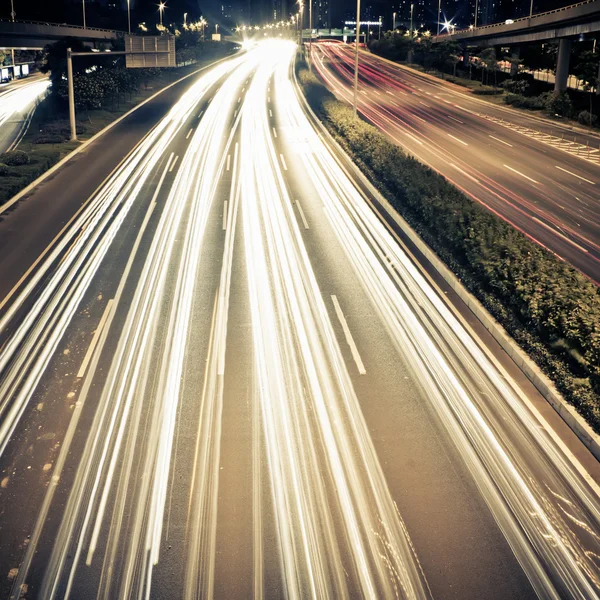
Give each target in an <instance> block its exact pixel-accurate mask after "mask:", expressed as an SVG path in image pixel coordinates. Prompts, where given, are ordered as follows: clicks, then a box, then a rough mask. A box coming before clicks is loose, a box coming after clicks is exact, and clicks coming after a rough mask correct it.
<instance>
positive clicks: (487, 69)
mask: <svg viewBox="0 0 600 600" xmlns="http://www.w3.org/2000/svg"><path fill="white" fill-rule="evenodd" d="M595 47H596V45H595V44H593V40H588V41H586V42H581V43H578V44H575V45H574V47H573V52H572V56H571V73H572V74H573V75H576V76H577V78H578V79H579V81H580V82H581V85H582V87H583V90H568V91H567V92H564V93H561V94H558V95H556V94H554V93H553V85H552V84H550V83H547V82H544V81H540V80H539V79H536V78H535V77H534V76H533V74H532V73H533V71H544V72H548V73H554V72H555V70H556V60H557V53H558V50H557V48H558V46H557V43H556V42H550V43H545V44H537V45H536V44H530V45H526V46H524V47H523V51H522V54H521V56H519V57H516V56H513V55H511V54H510V52H508V53H507V52H505V53H502V52H501V51H500V50H497V49H495V48H479V49H477V50H476V51H471V54H470V55H469V56H466V57H465V55H464V54H463V49H462V47H461V45H460V44H459V43H458V42H452V41H443V42H439V43H433V42H432V40H431V36H429V35H426V34H417V35H415V36H413V38H412V39H411V37H410V36H409V35H408V32H403V31H400V30H397V31H388V32H386V33H385V34H384V35H383V36H382V38H381V40H373V41H372V42H370V44H369V49H370V50H371V51H372V52H373V53H374V54H378V55H380V56H383V57H384V58H388V59H390V60H394V61H397V62H403V63H407V64H408V63H410V66H411V67H413V68H416V69H418V70H422V71H426V72H428V73H430V74H432V75H435V76H437V77H440V78H441V79H445V80H447V81H450V82H452V83H455V84H457V85H461V86H463V87H466V88H468V89H470V90H471V92H472V93H473V94H477V95H481V96H489V97H491V98H489V99H490V100H491V101H494V102H504V103H505V104H508V105H510V106H514V107H515V108H521V109H526V110H534V111H542V112H545V113H546V114H547V115H548V116H550V117H559V118H561V119H571V120H573V121H576V122H577V123H579V124H580V125H585V126H588V127H598V126H599V124H600V121H599V119H598V115H599V114H600V96H598V95H597V94H596V87H597V86H598V73H599V65H600V53H599V52H598V51H596V50H595V49H594V48H595ZM471 50H473V49H471ZM505 50H506V49H505ZM501 62H503V63H504V64H505V65H506V66H508V65H509V66H510V68H511V73H506V72H504V71H502V70H501V69H500V63H501Z"/></svg>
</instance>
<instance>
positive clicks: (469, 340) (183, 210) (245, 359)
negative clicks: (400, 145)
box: [0, 41, 600, 599]
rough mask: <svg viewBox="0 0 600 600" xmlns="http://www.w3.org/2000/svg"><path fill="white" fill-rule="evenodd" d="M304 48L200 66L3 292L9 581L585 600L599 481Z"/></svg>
mask: <svg viewBox="0 0 600 600" xmlns="http://www.w3.org/2000/svg"><path fill="white" fill-rule="evenodd" d="M294 54H295V46H294V44H292V43H291V42H285V41H270V42H265V43H263V44H261V45H259V46H258V47H256V48H254V49H252V50H250V51H248V52H246V53H244V54H241V55H239V56H236V57H234V58H232V59H230V60H228V61H224V62H222V63H219V64H218V65H216V66H215V67H213V68H212V69H210V70H208V71H206V72H205V73H204V74H202V75H199V76H197V77H196V78H195V79H194V81H193V83H192V85H190V86H189V87H188V88H187V90H186V91H185V93H183V95H181V97H180V98H179V99H178V100H177V102H175V103H174V104H173V106H172V108H171V110H170V112H169V113H168V114H167V115H166V116H165V117H164V118H163V119H161V120H160V122H159V123H158V124H157V125H156V126H155V127H154V128H152V129H151V131H150V132H149V134H148V135H147V136H146V137H145V138H144V139H143V140H142V141H141V142H140V143H139V144H138V145H137V146H136V147H135V149H134V150H133V151H132V152H131V153H129V155H128V156H127V158H126V160H124V161H123V162H122V163H121V164H120V166H119V167H118V168H117V169H116V170H114V172H113V173H112V174H110V176H109V177H108V178H106V180H105V181H104V183H103V184H102V185H101V186H100V188H99V189H98V191H97V192H96V193H95V194H94V195H93V196H92V197H90V198H89V199H86V201H85V202H84V203H83V204H82V205H81V210H80V211H79V212H78V213H76V215H75V217H74V219H73V220H72V222H70V223H69V224H68V226H67V227H66V228H65V229H64V231H63V232H62V233H61V234H60V235H59V236H58V238H57V239H56V240H54V242H53V243H52V245H51V247H50V249H49V250H48V251H47V252H46V253H45V254H44V255H43V257H42V259H41V260H40V261H38V263H37V264H36V265H35V266H34V268H33V269H32V270H31V271H30V273H28V274H27V275H26V277H25V278H24V279H23V280H22V281H21V282H20V283H18V285H17V287H16V291H14V292H13V293H12V294H11V295H10V298H9V300H8V301H6V302H5V303H4V304H3V308H2V314H1V315H0V335H1V336H2V337H1V339H0V343H1V346H0V347H1V353H0V372H1V373H2V379H1V380H0V595H1V596H3V597H6V596H8V597H12V598H18V597H20V596H22V597H26V598H65V597H70V598H107V599H112V598H133V597H138V598H141V597H148V598H180V597H183V598H211V597H215V598H248V597H257V598H280V597H290V598H306V597H313V598H326V597H331V598H344V597H348V598H350V597H352V598H357V597H365V598H395V597H399V598H428V597H431V596H434V597H440V598H457V599H459V598H460V599H464V598H499V599H500V598H502V599H505V598H531V597H534V596H535V595H536V594H537V595H538V596H539V597H543V598H564V597H584V598H594V597H598V594H599V593H600V581H599V580H598V556H600V539H599V537H598V531H600V510H599V508H600V504H599V501H598V486H597V484H596V483H595V482H594V479H593V478H591V477H589V476H588V475H587V474H586V472H585V471H584V470H583V468H582V466H581V464H580V463H579V462H578V461H577V460H576V459H575V458H574V457H573V455H572V454H571V453H570V452H569V451H567V450H566V449H565V446H564V444H563V443H562V442H561V441H560V439H559V438H557V437H556V436H555V435H553V433H552V431H550V430H548V429H547V428H546V427H545V425H544V421H543V420H542V419H541V417H540V416H539V415H538V413H537V412H536V411H535V409H534V408H532V405H531V403H530V402H529V400H528V398H527V397H526V396H525V394H524V393H523V392H522V391H521V390H520V389H519V387H518V386H517V384H516V383H515V381H514V380H513V379H512V378H511V377H510V376H509V375H508V373H507V372H506V371H505V370H504V369H503V368H502V367H501V366H500V365H499V363H498V362H497V361H496V360H495V359H494V357H493V356H492V355H490V354H489V353H488V352H487V351H486V350H485V349H484V348H483V345H482V344H481V342H480V340H479V339H478V338H474V337H473V336H472V335H471V333H470V330H469V329H466V328H465V327H464V326H463V323H462V321H461V320H460V318H459V317H457V316H456V315H455V313H454V312H453V311H451V310H450V309H449V307H448V305H447V304H446V303H445V301H444V300H443V298H442V297H440V295H438V292H437V290H436V289H435V288H434V287H432V284H430V283H429V280H428V279H427V278H426V277H425V276H424V275H423V273H422V272H421V271H420V270H419V269H418V268H417V267H416V266H415V264H414V263H413V262H412V261H411V259H410V258H409V256H407V254H406V253H405V252H404V250H403V249H402V247H401V246H400V245H398V243H397V241H396V239H395V238H394V237H393V236H392V234H391V233H390V232H389V230H388V229H387V228H386V227H385V225H384V223H383V222H382V221H381V220H380V219H379V218H377V216H376V215H375V213H374V212H373V211H372V210H371V208H370V205H369V204H368V197H365V195H364V190H363V188H362V187H361V185H360V183H359V182H358V181H356V180H355V179H354V176H352V175H350V174H349V173H348V171H347V170H346V169H345V168H343V165H342V163H341V162H340V161H339V160H338V158H339V157H338V156H337V155H336V151H335V150H334V149H332V148H331V147H330V146H329V145H328V143H326V142H325V140H324V139H323V138H322V137H320V136H319V135H318V134H317V132H316V130H315V128H314V124H313V123H312V122H311V120H310V117H309V115H307V113H306V111H305V108H304V105H303V103H302V100H301V98H300V96H299V95H298V92H297V90H296V88H295V86H294V83H293V80H292V77H291V74H292V71H291V68H290V67H291V64H292V60H293V57H294ZM90 166H91V165H90ZM46 189H48V188H46ZM28 202H32V203H33V198H32V199H30V200H29V201H28ZM26 206H27V203H26V204H25V205H23V208H25V207H26ZM18 210H21V209H20V208H19V209H18ZM18 210H17V213H15V214H18Z"/></svg>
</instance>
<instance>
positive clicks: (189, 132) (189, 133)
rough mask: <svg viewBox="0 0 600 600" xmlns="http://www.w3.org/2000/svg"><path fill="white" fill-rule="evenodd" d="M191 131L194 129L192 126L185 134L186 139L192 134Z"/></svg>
mask: <svg viewBox="0 0 600 600" xmlns="http://www.w3.org/2000/svg"><path fill="white" fill-rule="evenodd" d="M192 131H194V128H193V127H192V128H191V129H190V130H189V131H188V134H187V135H186V136H185V139H186V140H187V139H188V138H189V137H190V135H192Z"/></svg>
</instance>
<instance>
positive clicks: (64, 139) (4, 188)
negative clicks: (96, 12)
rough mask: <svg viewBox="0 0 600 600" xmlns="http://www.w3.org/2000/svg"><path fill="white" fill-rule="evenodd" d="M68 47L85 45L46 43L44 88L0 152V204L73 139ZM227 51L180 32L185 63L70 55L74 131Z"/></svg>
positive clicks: (82, 135)
mask: <svg viewBox="0 0 600 600" xmlns="http://www.w3.org/2000/svg"><path fill="white" fill-rule="evenodd" d="M178 44H179V40H178ZM68 47H70V48H71V49H72V50H73V51H74V52H76V51H85V50H87V48H85V47H83V46H82V45H81V42H79V41H77V40H60V41H58V42H56V43H55V44H53V45H52V46H49V47H48V48H47V49H46V54H45V60H44V62H43V64H42V65H41V70H42V72H46V73H48V74H49V77H50V81H51V86H50V89H49V93H48V95H47V96H46V97H45V98H44V99H43V100H42V101H41V102H40V104H39V106H38V107H37V109H36V111H35V113H34V114H33V117H32V120H31V124H30V126H29V129H28V130H27V133H26V134H25V136H24V137H23V139H22V141H21V142H20V143H19V146H18V150H17V151H16V152H9V153H5V154H3V155H0V204H1V203H4V202H6V201H7V200H9V199H10V198H12V197H13V196H14V195H15V194H17V193H18V192H19V191H21V190H22V189H23V188H25V187H27V186H28V185H29V184H30V183H31V182H33V181H35V180H36V179H37V178H38V177H40V176H41V175H42V174H43V173H44V172H45V171H47V170H48V169H49V168H50V167H52V166H53V165H55V164H56V163H57V162H58V161H60V160H61V159H62V158H64V157H65V156H66V155H67V154H69V153H70V152H71V151H72V150H73V149H74V148H76V147H77V146H78V145H79V142H71V141H69V140H70V127H69V116H68V90H67V81H66V70H67V62H66V49H67V48H68ZM115 49H118V47H117V48H115ZM233 51H234V46H233V45H232V44H228V43H219V42H212V41H210V42H204V41H202V40H200V39H199V37H196V36H194V37H192V36H188V35H186V36H185V38H184V40H182V43H181V47H180V48H179V49H178V55H179V59H181V63H185V66H182V67H180V68H178V69H126V68H125V65H124V57H123V56H122V55H118V56H110V54H109V53H105V54H103V53H100V52H99V53H98V54H94V55H93V56H91V57H89V58H88V57H78V58H77V59H75V60H74V61H73V69H74V77H73V82H74V92H75V109H76V116H77V137H78V138H79V140H80V141H84V140H86V139H89V138H90V137H92V136H93V135H95V134H96V133H98V132H99V131H101V130H102V129H104V127H106V126H107V125H109V124H110V123H112V122H113V121H114V120H115V119H117V118H118V117H120V116H121V115H123V114H125V113H126V112H127V111H129V110H130V109H132V108H133V107H134V106H136V105H138V104H139V103H140V102H142V101H144V100H145V99H146V98H148V97H150V96H151V95H153V94H154V93H156V92H157V91H158V90H160V89H162V88H163V87H165V86H166V85H168V84H169V83H172V82H173V81H175V80H176V79H178V78H179V77H182V76H184V75H185V74H187V73H190V72H192V71H193V70H194V69H197V68H198V67H199V66H201V65H202V64H208V63H210V62H211V61H213V60H217V59H218V58H222V57H224V56H227V55H228V54H230V53H232V52H233ZM182 53H183V55H182ZM16 156H18V157H21V158H18V159H16V158H14V157H16ZM23 157H25V158H23Z"/></svg>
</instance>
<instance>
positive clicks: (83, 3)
mask: <svg viewBox="0 0 600 600" xmlns="http://www.w3.org/2000/svg"><path fill="white" fill-rule="evenodd" d="M81 6H82V7H83V28H84V29H86V26H85V0H81Z"/></svg>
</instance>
